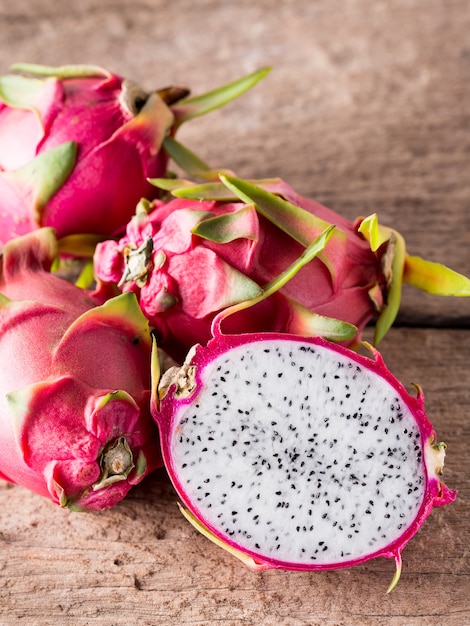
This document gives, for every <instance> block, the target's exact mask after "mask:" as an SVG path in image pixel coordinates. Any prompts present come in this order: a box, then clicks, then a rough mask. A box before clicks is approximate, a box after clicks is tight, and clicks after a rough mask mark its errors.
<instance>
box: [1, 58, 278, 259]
mask: <svg viewBox="0 0 470 626" xmlns="http://www.w3.org/2000/svg"><path fill="white" fill-rule="evenodd" d="M12 69H13V73H11V74H7V75H4V76H1V77H0V244H1V243H5V242H6V241H8V240H9V239H11V238H13V237H16V236H19V235H22V234H25V233H27V232H30V231H32V230H35V229H36V228H38V227H40V226H51V227H54V228H55V229H56V232H57V236H58V237H59V238H63V237H66V236H69V235H76V234H88V235H89V234H92V235H95V236H96V237H95V238H91V240H90V239H89V240H87V241H86V243H87V244H90V242H91V245H93V244H94V243H95V241H96V239H98V238H99V236H100V235H104V236H108V237H109V236H113V235H115V234H117V233H120V232H121V231H123V230H124V227H125V225H126V223H127V222H128V221H129V219H130V218H131V216H132V214H133V212H134V210H135V206H136V204H137V202H138V201H139V200H140V199H141V198H142V197H155V195H156V189H155V187H154V186H152V185H150V184H149V182H148V180H147V179H148V178H149V177H154V176H165V175H166V170H167V165H168V158H169V155H168V153H167V151H166V149H165V145H166V139H167V138H168V137H170V136H173V135H174V134H175V132H176V130H177V129H178V128H179V126H180V125H181V124H182V123H183V122H184V121H186V120H188V119H191V118H193V117H195V116H198V115H202V114H204V113H206V112H208V111H210V110H212V109H214V108H217V107H220V106H222V105H223V104H225V103H226V102H228V101H230V100H231V99H233V98H235V97H237V96H238V95H240V94H241V93H243V92H244V91H246V90H247V89H249V88H250V87H251V86H253V85H254V84H255V83H256V82H257V81H258V80H260V79H261V78H262V77H263V76H264V75H265V74H266V73H267V71H268V70H267V69H263V70H259V71H258V72H255V73H253V74H250V75H249V76H246V77H244V78H242V79H240V80H238V81H234V82H233V83H230V84H228V85H226V86H224V87H221V88H219V89H216V90H214V91H211V92H208V93H207V94H203V95H199V96H197V97H195V98H188V97H187V95H188V93H189V92H188V90H186V89H183V88H178V87H170V88H165V89H161V90H159V91H155V92H152V93H148V92H146V91H145V90H144V89H142V88H141V87H139V86H138V85H137V84H136V83H135V82H134V81H132V80H129V79H124V78H122V77H120V76H117V75H116V74H113V73H111V72H109V71H107V70H106V69H103V68H100V67H96V66H86V65H71V66H69V65H67V66H62V67H47V66H41V65H34V64H17V65H15V66H13V68H12ZM67 246H68V247H69V248H70V247H71V246H72V243H71V242H64V248H65V250H66V251H67ZM82 247H83V242H82ZM76 250H77V242H75V241H74V242H73V251H74V252H76Z"/></svg>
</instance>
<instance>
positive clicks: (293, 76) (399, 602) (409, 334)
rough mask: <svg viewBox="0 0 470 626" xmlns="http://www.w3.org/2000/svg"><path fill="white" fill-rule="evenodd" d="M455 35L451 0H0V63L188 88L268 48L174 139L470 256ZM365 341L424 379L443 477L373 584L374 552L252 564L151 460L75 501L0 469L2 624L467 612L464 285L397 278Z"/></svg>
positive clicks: (384, 621)
mask: <svg viewBox="0 0 470 626" xmlns="http://www.w3.org/2000/svg"><path fill="white" fill-rule="evenodd" d="M469 33H470V4H469V3H468V0H390V1H387V2H386V1H381V0H380V1H377V0H343V1H341V0H291V1H283V0H279V1H278V2H276V3H275V2H271V1H268V0H259V1H254V2H253V1H252V2H246V1H244V0H243V1H239V2H238V1H236V0H234V1H233V2H228V1H223V0H219V1H216V0H203V1H197V0H181V1H180V2H169V1H168V0H167V1H165V0H153V1H152V0H139V2H135V3H134V2H126V1H125V0H100V1H99V2H98V1H97V2H94V1H93V0H81V2H76V3H67V2H61V3H58V2H56V1H55V0H16V1H15V2H10V1H9V0H0V52H1V54H0V64H1V68H0V71H1V72H2V73H3V72H6V71H7V69H8V67H9V65H10V64H11V63H13V62H17V61H29V62H36V63H44V64H52V65H58V64H62V63H83V62H88V63H95V64H100V65H103V66H105V67H108V68H109V69H111V70H113V71H115V72H117V73H120V74H122V75H125V76H127V77H131V78H134V79H136V80H138V81H140V82H141V83H142V84H143V85H144V86H145V87H147V88H152V87H163V86H166V85H167V84H170V83H172V84H183V85H186V86H188V87H190V88H191V89H192V92H193V93H194V94H196V93H198V92H199V93H201V92H203V91H205V90H207V89H210V88H212V87H216V86H218V85H220V84H222V83H224V82H227V81H229V80H232V79H235V78H238V77H239V76H241V75H243V74H245V73H248V72H250V71H253V70H255V69H258V68H260V67H263V66H265V65H270V66H272V67H273V71H272V72H271V74H270V75H269V76H268V77H267V78H266V79H265V80H264V81H263V82H262V83H260V84H259V85H258V86H257V87H256V88H255V89H254V90H253V91H251V92H250V93H248V94H246V95H245V96H243V98H241V99H240V100H238V101H237V102H235V103H233V104H231V105H230V106H228V107H227V108H226V109H225V110H224V111H220V112H215V113H213V114H211V115H210V116H208V117H207V118H201V119H199V120H195V121H193V122H191V123H190V124H188V125H187V126H186V127H183V129H182V131H181V134H180V138H181V139H182V140H184V141H185V142H186V144H188V145H189V146H191V147H192V148H193V149H194V150H196V151H197V152H198V153H199V154H200V155H201V156H202V157H203V158H205V159H206V160H207V161H209V162H210V163H211V164H213V165H214V166H225V167H230V168H231V169H233V170H235V171H236V172H237V174H238V175H240V176H244V177H264V176H281V177H283V178H284V179H285V180H287V181H288V182H290V183H291V184H292V185H293V186H294V187H295V188H296V189H297V190H298V191H299V192H301V193H303V194H304V195H309V196H310V197H312V198H315V199H317V200H319V201H320V202H323V203H324V204H327V205H329V206H330V207H332V208H334V209H335V210H337V211H338V212H340V213H343V214H345V215H347V216H348V217H350V218H354V217H355V216H357V215H366V214H369V213H371V212H373V211H377V212H378V213H379V217H380V219H381V221H382V222H383V223H386V224H390V225H394V226H395V228H397V229H398V230H400V231H401V232H402V233H403V234H404V235H405V237H406V240H407V244H408V248H409V250H410V251H411V252H412V253H414V254H420V255H422V256H424V257H426V258H429V259H433V260H439V261H442V262H444V263H446V264H447V265H450V266H451V267H453V268H455V269H457V270H459V271H461V272H463V273H465V274H467V275H470V132H469V124H470V35H469ZM381 350H382V353H383V355H384V358H385V360H386V362H387V364H388V365H389V367H390V368H391V370H392V371H393V372H394V373H395V375H396V376H398V377H399V378H400V379H401V380H402V381H403V382H404V383H406V384H408V383H411V382H418V383H420V384H421V385H422V386H423V387H424V390H425V395H426V406H427V411H428V414H429V417H430V419H431V420H432V421H433V423H434V425H435V428H436V430H437V431H438V436H439V438H440V439H443V440H445V441H446V442H447V444H448V451H447V462H446V470H445V481H446V483H447V484H448V485H449V487H451V488H453V489H458V491H459V495H458V499H457V501H456V502H455V503H454V504H453V505H450V506H448V507H444V508H442V509H437V510H435V511H434V512H433V514H432V515H431V517H430V518H429V519H428V520H427V522H426V523H425V525H424V527H423V528H422V530H421V531H420V533H419V534H418V535H417V536H416V537H415V538H414V540H413V541H412V542H411V543H410V544H409V545H408V546H407V548H406V549H405V551H404V555H403V557H404V567H403V574H402V578H401V581H400V583H399V585H398V587H397V588H396V589H395V590H394V591H393V593H392V594H390V595H386V593H385V592H386V589H387V586H388V584H389V582H390V580H391V577H392V574H393V569H394V565H393V563H392V562H391V561H389V560H385V559H381V560H377V561H372V562H368V563H366V564H363V565H361V566H358V567H355V568H352V569H347V570H338V571H334V572H319V573H302V572H282V571H268V572H263V573H258V574H256V573H252V572H250V571H249V570H247V569H245V568H244V566H243V565H242V564H240V563H239V562H238V561H236V560H234V559H233V558H232V557H230V556H229V555H228V554H225V553H224V552H223V551H221V550H220V549H219V548H217V547H216V546H214V545H212V544H211V543H210V542H208V541H207V540H206V539H205V538H203V537H202V536H199V535H198V534H197V533H196V532H195V531H194V530H193V529H192V527H190V526H189V525H188V523H187V522H186V521H185V520H184V519H183V518H182V517H181V515H180V513H179V512H178V509H177V506H176V497H175V494H174V492H173V489H172V487H171V486H170V484H169V482H168V480H167V478H166V476H165V474H164V472H163V471H159V472H157V473H155V474H154V475H152V476H150V477H148V478H147V479H146V480H145V481H144V483H143V484H141V485H139V486H138V487H137V488H135V489H134V490H133V491H132V492H131V493H130V495H129V496H128V497H127V498H126V499H125V500H124V501H123V502H122V503H120V504H119V505H118V506H116V507H115V508H114V509H112V510H110V511H106V512H102V513H90V514H79V513H71V512H69V511H67V510H61V509H59V508H57V507H55V506H54V505H52V504H51V503H49V502H48V501H46V500H44V499H42V498H40V497H39V496H37V495H34V494H31V493H29V492H27V491H26V490H25V489H23V488H21V487H17V486H11V485H8V484H6V483H1V484H0V624H1V626H11V625H14V624H20V625H25V626H56V625H57V626H59V625H60V626H62V625H63V624H70V625H74V626H75V625H77V626H84V625H88V624H93V625H94V624H96V625H106V626H115V625H116V626H117V625H126V626H127V625H128V626H133V625H134V624H135V625H139V626H140V625H149V626H150V625H153V624H163V625H170V626H172V625H175V626H178V625H184V624H191V625H198V626H199V625H206V624H207V625H215V624H221V623H223V624H224V625H225V624H226V625H227V626H231V625H233V626H238V625H242V624H243V625H245V624H246V625H249V624H253V625H255V624H256V625H257V626H259V625H271V624H272V625H280V626H300V625H312V626H317V625H323V624H324V625H327V626H382V625H385V626H428V625H429V626H441V625H445V626H464V625H465V624H470V563H469V545H470V533H469V512H470V504H469V499H470V489H469V485H470V478H469V477H470V471H469V470H470V464H469V454H468V447H469V444H470V428H469V424H470V299H461V300H457V299H444V298H436V297H434V298H432V297H430V296H425V295H424V294H420V293H417V292H415V291H413V290H411V289H405V293H404V298H403V308H402V311H401V313H400V316H399V319H398V321H397V325H396V327H395V328H394V329H393V330H392V331H391V332H390V333H389V335H388V336H387V338H386V339H385V340H384V341H383V343H382V345H381ZM0 375H1V374H0ZM0 453H1V451H0Z"/></svg>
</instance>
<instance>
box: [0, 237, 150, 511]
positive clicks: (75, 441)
mask: <svg viewBox="0 0 470 626" xmlns="http://www.w3.org/2000/svg"><path fill="white" fill-rule="evenodd" d="M56 255H57V242H56V240H55V237H54V235H53V231H52V229H40V230H38V231H36V232H35V233H30V234H29V235H25V236H23V237H20V238H17V239H15V240H14V241H11V242H9V243H8V244H7V245H6V246H5V248H4V250H3V254H2V256H1V257H0V362H1V363H2V376H1V378H0V441H1V448H2V454H1V455H0V475H1V476H2V477H3V478H5V479H7V480H9V481H11V482H14V483H18V484H20V485H23V486H25V487H27V488H29V489H31V490H33V491H36V492H37V493H39V494H41V495H44V496H46V497H48V498H50V499H51V500H52V501H53V502H55V503H57V504H60V505H62V506H69V507H71V508H75V509H103V508H107V507H110V506H113V505H114V504H116V503H117V502H118V501H119V500H121V499H122V498H123V497H124V496H125V495H126V493H127V492H128V491H129V489H130V488H131V487H132V486H133V485H135V484H136V483H138V482H140V481H141V480H142V478H143V477H144V476H145V475H147V474H148V473H149V472H150V471H151V470H152V469H154V468H155V467H157V466H158V465H160V464H161V457H160V454H159V451H158V438H157V433H156V429H155V426H154V424H153V422H152V419H151V416H150V409H149V394H150V392H149V385H150V333H149V327H148V322H147V320H146V319H145V318H144V317H143V315H142V313H141V311H140V309H139V307H138V304H137V302H136V300H135V297H134V296H133V295H132V294H123V295H121V296H118V297H116V298H113V299H111V300H109V301H108V302H106V303H105V304H104V305H102V306H96V303H95V302H94V301H93V299H92V298H91V297H90V296H89V295H88V294H87V293H86V292H85V291H83V290H81V289H79V288H78V287H76V286H75V285H73V284H71V283H68V282H66V281H64V280H62V279H60V278H58V277H57V276H54V275H53V274H51V273H50V272H49V271H48V270H49V268H50V266H51V263H52V261H53V260H54V258H55V257H56Z"/></svg>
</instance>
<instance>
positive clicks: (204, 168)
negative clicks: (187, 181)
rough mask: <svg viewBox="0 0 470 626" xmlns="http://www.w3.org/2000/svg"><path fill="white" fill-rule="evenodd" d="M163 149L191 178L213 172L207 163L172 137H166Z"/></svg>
mask: <svg viewBox="0 0 470 626" xmlns="http://www.w3.org/2000/svg"><path fill="white" fill-rule="evenodd" d="M163 148H164V150H165V151H166V153H167V154H168V156H169V157H170V158H171V159H173V161H174V162H175V163H176V165H178V166H179V167H180V168H181V169H182V170H183V171H185V172H186V173H188V174H189V175H190V176H194V177H203V176H204V175H206V174H207V173H208V172H210V171H211V168H210V167H209V166H208V165H207V163H204V161H202V160H201V159H200V158H199V157H198V156H197V155H196V154H194V152H191V150H189V149H188V148H186V147H185V146H183V144H181V143H180V142H179V141H176V139H174V138H173V137H171V136H168V137H165V139H164V141H163Z"/></svg>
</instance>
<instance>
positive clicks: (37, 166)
mask: <svg viewBox="0 0 470 626" xmlns="http://www.w3.org/2000/svg"><path fill="white" fill-rule="evenodd" d="M76 158H77V144H76V143H75V142H74V141H67V142H66V143H62V144H60V145H58V146H56V147H55V148H50V149H49V150H46V151H45V152H43V153H41V154H39V155H38V156H37V157H35V158H34V159H33V160H32V161H30V162H29V163H27V164H26V165H23V167H21V168H19V169H17V170H14V171H12V172H5V174H4V176H6V177H8V178H10V179H11V180H13V181H14V182H15V183H16V184H17V185H19V186H20V187H24V188H26V189H30V190H31V191H32V194H33V197H34V203H35V206H34V208H35V211H36V215H35V217H36V221H37V222H38V224H40V223H41V212H42V209H43V208H44V207H45V205H46V204H47V202H49V200H50V199H51V198H52V196H54V194H55V193H57V191H58V190H59V189H60V188H61V187H62V185H63V184H64V183H65V181H66V180H67V178H68V177H69V175H70V173H71V172H72V170H73V168H74V166H75V161H76Z"/></svg>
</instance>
